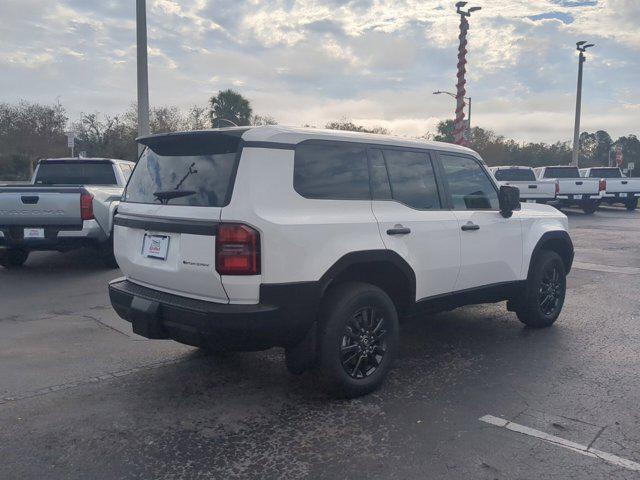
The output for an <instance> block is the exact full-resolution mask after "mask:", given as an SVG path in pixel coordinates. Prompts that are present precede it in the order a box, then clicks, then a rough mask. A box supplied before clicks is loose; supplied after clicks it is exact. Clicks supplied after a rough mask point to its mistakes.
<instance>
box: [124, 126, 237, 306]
mask: <svg viewBox="0 0 640 480" xmlns="http://www.w3.org/2000/svg"><path fill="white" fill-rule="evenodd" d="M244 131H246V129H226V130H225V131H206V132H187V133H177V134H166V135H155V136H150V137H145V138H142V139H140V140H139V142H140V143H142V144H144V145H145V146H146V147H147V148H146V149H145V151H144V152H143V154H142V156H141V157H140V160H139V161H138V164H137V166H136V168H135V170H134V171H133V174H132V175H131V178H130V180H129V183H128V184H127V188H126V190H125V193H124V196H123V202H122V203H120V206H119V208H118V215H117V216H116V220H115V225H116V227H115V231H114V242H115V243H114V250H115V253H116V258H117V260H118V264H119V265H120V267H121V269H122V271H123V273H124V274H125V275H126V276H127V278H128V279H129V280H131V281H133V282H135V283H139V284H141V285H144V286H147V287H150V288H155V289H157V290H160V291H165V292H170V293H175V294H178V295H183V296H188V297H193V298H199V299H202V300H209V301H214V302H219V303H228V302H229V298H228V297H227V294H226V292H225V290H224V287H223V285H222V280H221V277H220V275H219V274H218V272H217V271H216V256H215V254H216V234H217V232H218V228H219V221H220V215H221V212H222V207H224V206H225V205H227V204H228V203H229V200H230V198H231V193H232V189H233V183H234V180H235V172H236V169H237V164H238V161H239V156H240V142H241V139H240V137H241V135H242V133H244Z"/></svg>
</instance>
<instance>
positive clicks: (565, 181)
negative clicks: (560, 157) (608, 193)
mask: <svg viewBox="0 0 640 480" xmlns="http://www.w3.org/2000/svg"><path fill="white" fill-rule="evenodd" d="M535 172H536V177H537V178H538V179H545V178H548V179H553V180H555V181H557V182H558V189H557V194H556V199H557V200H558V203H559V204H560V206H561V207H570V206H574V205H575V206H579V207H580V208H582V210H583V211H584V213H586V214H588V215H591V214H592V213H593V212H595V211H596V210H597V209H598V205H600V201H601V200H602V194H603V193H604V191H605V189H606V188H607V182H606V181H605V180H604V179H603V178H583V177H581V176H580V171H579V170H578V167H571V166H567V165H559V166H553V167H540V168H536V169H535Z"/></svg>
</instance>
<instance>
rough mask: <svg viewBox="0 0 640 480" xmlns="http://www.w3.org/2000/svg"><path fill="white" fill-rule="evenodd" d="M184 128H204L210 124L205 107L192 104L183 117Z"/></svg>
mask: <svg viewBox="0 0 640 480" xmlns="http://www.w3.org/2000/svg"><path fill="white" fill-rule="evenodd" d="M184 126H185V130H206V129H207V128H209V127H210V126H211V122H210V121H209V118H208V112H207V109H206V107H200V106H198V105H193V106H192V107H191V108H190V109H189V111H188V112H187V117H186V118H185V125H184Z"/></svg>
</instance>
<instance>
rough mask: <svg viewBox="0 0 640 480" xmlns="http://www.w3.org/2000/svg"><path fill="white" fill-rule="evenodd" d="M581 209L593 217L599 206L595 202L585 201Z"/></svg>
mask: <svg viewBox="0 0 640 480" xmlns="http://www.w3.org/2000/svg"><path fill="white" fill-rule="evenodd" d="M581 207H582V210H583V211H584V213H585V214H587V215H593V213H594V212H595V211H596V210H597V209H598V204H597V203H596V202H594V201H593V200H584V201H583V202H582V205H581Z"/></svg>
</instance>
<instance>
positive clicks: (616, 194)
mask: <svg viewBox="0 0 640 480" xmlns="http://www.w3.org/2000/svg"><path fill="white" fill-rule="evenodd" d="M580 175H581V176H582V177H585V178H604V179H606V182H607V189H606V190H605V191H604V192H603V195H602V200H601V201H602V202H603V203H608V204H610V205H612V204H614V203H622V204H623V205H624V206H625V207H627V210H635V209H636V208H637V206H638V197H640V178H627V177H625V176H624V175H622V171H621V170H620V169H619V168H618V167H595V168H583V169H580Z"/></svg>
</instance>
